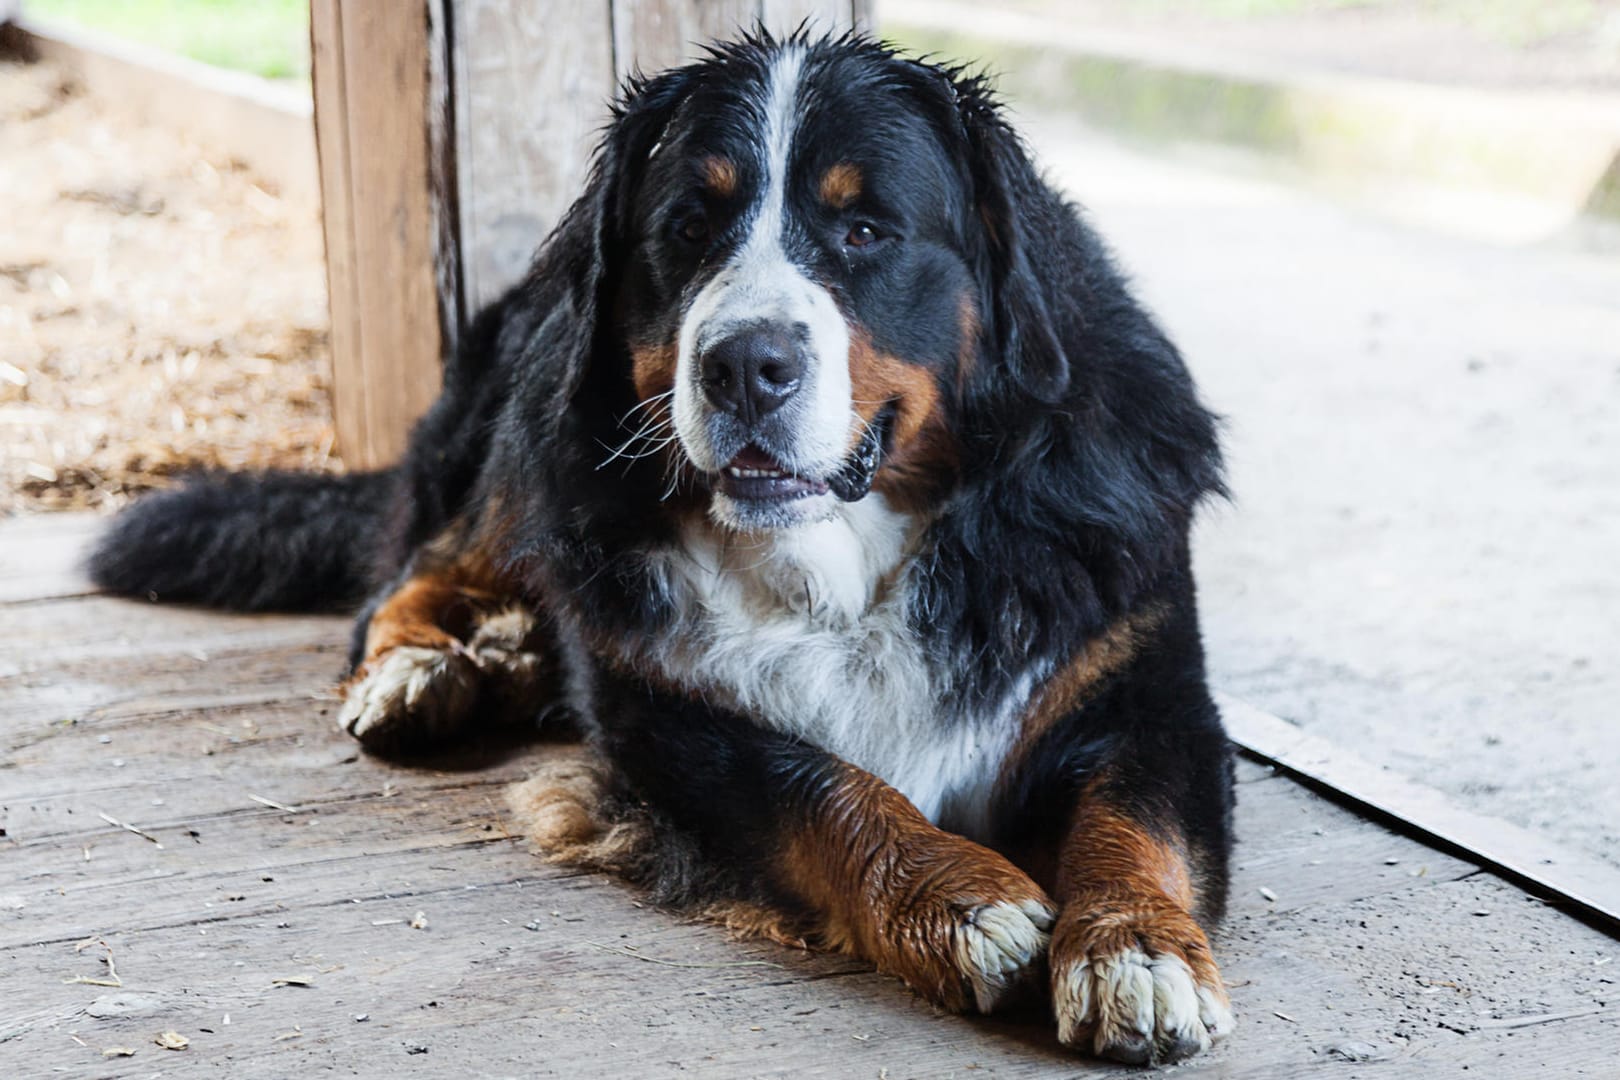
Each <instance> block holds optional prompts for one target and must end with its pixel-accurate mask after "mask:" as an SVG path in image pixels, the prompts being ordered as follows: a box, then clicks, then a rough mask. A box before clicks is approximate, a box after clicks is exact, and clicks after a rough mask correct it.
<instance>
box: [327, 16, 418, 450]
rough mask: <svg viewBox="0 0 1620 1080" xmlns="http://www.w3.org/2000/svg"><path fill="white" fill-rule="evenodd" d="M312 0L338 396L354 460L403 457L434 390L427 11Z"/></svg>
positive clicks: (342, 431) (345, 442) (342, 444)
mask: <svg viewBox="0 0 1620 1080" xmlns="http://www.w3.org/2000/svg"><path fill="white" fill-rule="evenodd" d="M406 7H407V5H404V4H373V3H358V4H357V3H343V2H342V0H313V2H312V3H311V5H310V16H311V18H310V30H311V44H312V61H313V62H312V64H311V67H312V70H313V74H314V82H315V130H316V142H317V146H318V150H319V154H320V164H321V198H322V204H323V212H324V220H325V226H326V263H327V287H328V292H329V297H330V303H331V308H332V405H333V415H334V418H335V421H336V424H337V432H338V440H339V448H340V451H341V452H342V454H343V456H344V459H345V461H346V462H347V463H348V464H349V465H350V466H352V467H360V468H372V467H375V466H378V465H384V464H387V463H388V462H391V461H393V460H395V459H396V458H398V457H399V454H400V452H401V451H402V450H403V449H404V446H405V436H406V433H407V432H408V430H409V427H410V424H411V423H412V422H413V421H414V420H415V419H416V417H418V416H420V415H421V414H422V412H423V411H424V410H425V409H426V408H427V407H428V405H430V404H431V403H432V402H433V399H434V397H435V396H436V395H437V394H438V391H439V378H440V359H439V358H440V353H441V350H442V347H443V342H442V336H443V327H442V323H441V320H440V312H439V300H438V290H437V287H436V282H435V268H436V253H435V250H434V247H435V245H434V228H435V226H434V215H433V207H432V196H431V192H432V186H431V183H430V179H431V177H430V170H429V167H428V132H429V125H428V122H427V116H428V109H429V105H430V102H429V86H428V72H429V64H428V42H429V33H428V22H427V18H426V11H425V8H424V7H423V6H422V5H421V3H420V0H418V3H417V5H416V6H415V14H416V15H417V16H418V17H416V18H408V17H404V16H403V14H402V9H404V8H406Z"/></svg>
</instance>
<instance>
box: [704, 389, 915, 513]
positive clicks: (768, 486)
mask: <svg viewBox="0 0 1620 1080" xmlns="http://www.w3.org/2000/svg"><path fill="white" fill-rule="evenodd" d="M894 414H895V407H894V406H893V405H892V404H891V405H887V406H885V407H884V408H883V410H882V411H881V412H879V413H878V415H877V416H876V417H875V418H874V419H873V421H872V422H871V423H870V424H868V425H867V426H866V430H865V431H863V432H862V433H861V441H860V442H859V443H857V444H856V446H855V449H854V450H853V451H852V452H851V453H850V455H849V457H847V458H845V459H844V463H843V465H841V466H840V467H839V469H838V471H837V472H835V473H833V474H832V475H831V476H829V477H827V478H826V479H825V480H820V479H816V478H814V477H809V476H800V475H799V474H797V473H795V472H793V471H791V470H790V469H788V468H787V466H785V465H783V464H782V463H781V462H780V461H778V460H777V459H776V458H775V457H774V456H773V455H772V454H771V453H770V452H769V451H767V450H764V449H762V448H760V447H759V446H757V445H755V444H754V443H749V444H748V445H747V446H745V447H743V448H742V450H741V451H740V452H738V454H737V456H736V457H734V458H732V459H731V461H730V462H729V463H727V464H726V466H725V467H724V468H722V469H721V470H720V473H719V475H718V476H717V477H716V478H715V484H714V486H715V489H716V490H718V491H720V492H722V493H723V494H725V495H726V496H728V497H729V498H731V499H733V500H735V501H738V502H744V503H752V504H755V505H763V506H768V505H779V504H782V503H788V502H793V501H794V500H797V499H804V498H808V497H810V496H812V495H825V494H827V493H828V492H831V493H832V494H833V495H834V496H836V497H837V498H838V499H840V500H841V501H843V502H855V501H857V500H858V499H862V498H864V497H865V496H866V493H867V492H868V491H870V490H871V489H872V480H873V478H874V477H876V476H877V471H878V468H879V466H881V465H882V463H883V453H884V450H885V449H886V448H887V445H888V438H889V431H890V429H891V428H892V427H893V424H894Z"/></svg>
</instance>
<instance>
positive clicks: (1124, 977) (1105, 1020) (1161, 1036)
mask: <svg viewBox="0 0 1620 1080" xmlns="http://www.w3.org/2000/svg"><path fill="white" fill-rule="evenodd" d="M1053 994H1054V997H1055V999H1056V1001H1055V1004H1056V1010H1057V1019H1058V1038H1059V1040H1061V1041H1062V1042H1063V1043H1064V1044H1065V1045H1068V1046H1089V1047H1090V1049H1091V1050H1092V1052H1093V1053H1095V1054H1096V1055H1097V1056H1098V1057H1106V1058H1113V1059H1114V1060H1116V1061H1124V1062H1128V1063H1131V1064H1145V1063H1148V1062H1158V1063H1161V1064H1169V1063H1172V1062H1176V1061H1180V1060H1182V1059H1183V1058H1187V1057H1190V1056H1192V1055H1193V1054H1196V1053H1200V1052H1202V1051H1204V1050H1207V1049H1209V1047H1210V1044H1211V1042H1212V1041H1213V1040H1214V1039H1216V1038H1219V1037H1221V1036H1223V1035H1225V1034H1226V1033H1227V1032H1229V1031H1231V1029H1232V1023H1233V1021H1232V1010H1231V1008H1230V1007H1229V1006H1228V1005H1227V1003H1226V1002H1225V1000H1224V998H1223V996H1222V995H1221V994H1220V993H1219V992H1217V991H1215V990H1213V989H1211V988H1209V987H1206V986H1201V985H1199V983H1198V982H1197V980H1196V979H1194V977H1193V973H1192V970H1191V969H1190V968H1189V967H1188V966H1187V964H1186V961H1184V960H1182V958H1181V957H1179V956H1174V955H1171V954H1168V953H1155V954H1152V955H1149V954H1147V953H1144V952H1141V951H1139V950H1134V949H1133V950H1129V951H1126V952H1121V953H1116V954H1114V955H1112V956H1107V957H1102V958H1099V959H1096V960H1092V961H1081V962H1078V963H1075V964H1072V965H1071V966H1070V967H1069V969H1068V970H1067V971H1064V972H1060V973H1059V974H1058V976H1057V977H1056V978H1055V979H1054V980H1053Z"/></svg>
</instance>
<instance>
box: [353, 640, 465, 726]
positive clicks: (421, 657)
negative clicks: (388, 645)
mask: <svg viewBox="0 0 1620 1080" xmlns="http://www.w3.org/2000/svg"><path fill="white" fill-rule="evenodd" d="M477 692H478V673H477V669H476V668H475V667H474V666H473V663H472V661H471V660H469V659H467V658H466V657H465V656H462V655H459V654H457V653H450V652H443V651H440V650H438V649H424V648H420V647H417V646H411V645H402V646H400V647H399V648H395V649H390V650H389V651H388V652H386V653H384V654H383V655H382V656H381V657H380V658H378V659H376V660H373V661H370V662H368V663H367V664H366V666H365V667H364V668H362V669H361V671H360V673H359V675H358V677H357V678H355V679H354V680H352V681H351V682H350V683H349V684H348V685H347V686H346V687H344V690H343V694H344V697H343V707H342V708H341V709H339V710H338V727H340V728H341V729H343V730H344V731H346V732H348V733H349V734H350V735H353V736H354V737H355V738H357V739H359V740H360V741H361V742H364V743H368V744H373V745H378V744H383V743H404V742H410V741H417V740H428V739H434V738H438V737H441V736H443V735H445V734H447V733H449V732H450V731H453V730H455V729H456V728H458V727H460V726H461V724H462V723H463V722H465V720H466V719H467V716H468V714H469V713H470V712H471V711H472V708H473V703H474V701H475V700H476V698H477Z"/></svg>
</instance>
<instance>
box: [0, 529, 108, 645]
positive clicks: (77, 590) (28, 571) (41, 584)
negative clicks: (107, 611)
mask: <svg viewBox="0 0 1620 1080" xmlns="http://www.w3.org/2000/svg"><path fill="white" fill-rule="evenodd" d="M106 520H107V519H106V518H103V517H101V516H99V515H96V514H62V515H47V516H39V517H18V518H12V519H9V520H4V521H0V608H4V607H6V606H7V605H10V604H23V603H36V602H38V601H41V600H53V599H60V598H63V597H71V596H84V595H86V594H88V593H91V592H94V591H95V587H94V586H92V585H91V584H90V582H89V581H88V580H86V578H85V576H84V572H83V569H82V567H81V565H80V564H81V563H82V562H83V559H84V555H85V552H86V549H87V548H88V546H89V544H90V543H91V542H92V541H93V540H94V539H95V537H96V535H97V534H98V533H99V532H100V530H101V529H102V528H103V527H104V526H105V525H106ZM4 618H5V619H6V621H7V622H8V623H9V621H10V616H5V617H4Z"/></svg>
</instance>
